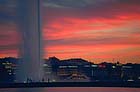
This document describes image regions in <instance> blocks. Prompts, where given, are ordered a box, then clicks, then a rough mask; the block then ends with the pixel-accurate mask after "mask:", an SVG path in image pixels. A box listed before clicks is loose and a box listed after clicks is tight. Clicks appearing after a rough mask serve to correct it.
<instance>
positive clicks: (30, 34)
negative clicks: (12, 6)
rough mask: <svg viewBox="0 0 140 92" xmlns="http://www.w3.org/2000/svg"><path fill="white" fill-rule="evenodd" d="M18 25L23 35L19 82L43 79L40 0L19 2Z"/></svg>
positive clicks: (20, 0)
mask: <svg viewBox="0 0 140 92" xmlns="http://www.w3.org/2000/svg"><path fill="white" fill-rule="evenodd" d="M17 10H18V23H19V30H20V33H21V36H22V37H21V38H22V40H21V48H20V50H21V53H20V54H21V55H20V57H21V61H20V62H19V66H18V70H17V82H24V81H27V80H28V79H30V80H32V81H33V82H38V81H40V80H41V79H42V60H41V59H42V41H41V40H42V37H41V15H40V14H41V13H40V0H18V7H17Z"/></svg>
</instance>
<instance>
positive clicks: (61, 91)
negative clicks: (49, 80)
mask: <svg viewBox="0 0 140 92" xmlns="http://www.w3.org/2000/svg"><path fill="white" fill-rule="evenodd" d="M0 92H140V88H107V87H106V88H105V87H52V88H7V89H0Z"/></svg>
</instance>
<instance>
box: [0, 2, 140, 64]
mask: <svg viewBox="0 0 140 92" xmlns="http://www.w3.org/2000/svg"><path fill="white" fill-rule="evenodd" d="M43 1H44V2H43V8H42V9H43V10H42V16H43V21H42V22H43V23H42V24H43V28H42V29H43V40H44V41H43V44H44V57H45V58H48V57H51V56H56V57H58V58H60V59H67V58H83V59H86V60H89V61H92V62H100V61H107V60H108V61H110V62H111V61H113V60H114V59H116V60H120V61H121V62H123V63H125V62H133V63H140V0H43ZM9 7H12V6H9ZM8 11H9V12H8V13H10V10H8ZM0 12H2V13H4V14H5V15H6V14H7V12H4V11H1V10H0ZM8 18H9V17H8V16H3V15H2V16H0V20H1V21H4V22H2V23H1V24H0V29H1V30H0V43H1V44H0V57H5V56H15V57H16V56H18V49H17V46H18V42H19V41H18V40H17V38H18V37H19V36H18V33H17V30H18V29H17V26H16V23H15V22H13V20H14V17H10V18H9V19H8ZM7 21H8V22H7ZM9 21H11V22H9ZM3 30H5V31H3Z"/></svg>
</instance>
